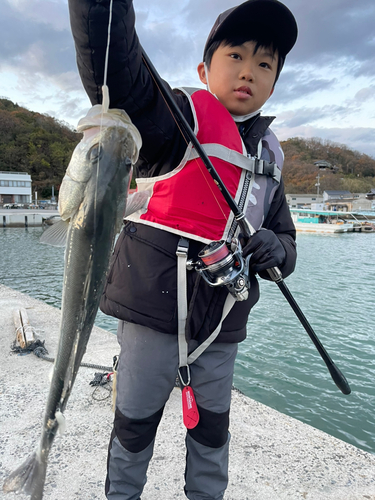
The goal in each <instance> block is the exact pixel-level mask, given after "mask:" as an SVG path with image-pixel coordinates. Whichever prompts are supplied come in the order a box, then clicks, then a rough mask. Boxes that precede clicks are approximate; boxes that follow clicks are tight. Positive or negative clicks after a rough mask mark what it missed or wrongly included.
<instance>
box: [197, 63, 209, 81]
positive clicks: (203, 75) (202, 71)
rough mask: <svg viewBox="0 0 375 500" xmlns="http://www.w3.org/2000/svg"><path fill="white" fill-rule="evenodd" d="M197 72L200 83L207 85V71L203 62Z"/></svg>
mask: <svg viewBox="0 0 375 500" xmlns="http://www.w3.org/2000/svg"><path fill="white" fill-rule="evenodd" d="M197 71H198V76H199V79H200V81H201V82H202V83H204V84H205V85H207V78H206V69H205V67H204V63H203V62H201V63H199V64H198V68H197Z"/></svg>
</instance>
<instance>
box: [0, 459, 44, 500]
mask: <svg viewBox="0 0 375 500" xmlns="http://www.w3.org/2000/svg"><path fill="white" fill-rule="evenodd" d="M46 471H47V462H43V461H41V460H39V458H38V454H37V453H36V452H34V453H33V454H32V455H30V456H29V458H28V459H27V460H26V461H25V462H24V463H23V464H22V465H21V466H20V467H18V469H16V470H15V471H14V472H12V473H11V474H10V475H9V476H8V477H7V478H6V480H5V481H4V484H3V491H4V493H10V492H12V491H13V492H21V491H23V492H25V493H27V494H28V495H32V498H33V499H35V500H39V499H40V500H41V499H42V497H43V488H44V481H45V478H46Z"/></svg>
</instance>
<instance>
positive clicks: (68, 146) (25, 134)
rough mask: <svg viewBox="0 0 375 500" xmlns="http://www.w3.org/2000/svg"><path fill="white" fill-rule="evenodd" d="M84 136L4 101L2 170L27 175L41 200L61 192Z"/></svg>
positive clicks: (0, 126)
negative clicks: (61, 185) (62, 182)
mask: <svg viewBox="0 0 375 500" xmlns="http://www.w3.org/2000/svg"><path fill="white" fill-rule="evenodd" d="M80 139H81V134H78V133H77V132H74V131H73V130H71V129H70V128H69V127H68V126H67V125H65V124H63V123H61V122H59V121H58V120H56V119H55V118H52V117H51V116H48V115H44V114H40V113H35V112H33V111H29V110H27V109H25V108H23V107H21V106H18V104H14V103H13V102H12V101H9V100H8V99H0V170H3V171H10V172H27V173H29V174H30V175H31V178H32V182H33V191H34V190H36V191H38V192H39V193H40V198H48V197H50V196H51V190H52V186H55V191H58V189H59V186H60V183H61V180H62V178H63V176H64V173H65V170H66V168H67V166H68V164H69V160H70V157H71V155H72V152H73V150H74V148H75V146H76V144H77V143H78V142H79V141H80Z"/></svg>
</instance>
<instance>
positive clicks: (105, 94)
mask: <svg viewBox="0 0 375 500" xmlns="http://www.w3.org/2000/svg"><path fill="white" fill-rule="evenodd" d="M112 10H113V0H111V1H110V4H109V18H108V29H107V46H106V50H105V59H104V75H103V85H102V111H101V115H100V129H99V144H98V161H97V164H96V186H95V197H94V213H95V220H97V219H96V208H97V197H98V179H99V168H100V151H101V141H102V131H103V118H104V114H105V113H107V112H108V108H109V89H108V86H107V76H108V61H109V46H110V42H111V26H112ZM94 231H95V232H96V227H95V228H94Z"/></svg>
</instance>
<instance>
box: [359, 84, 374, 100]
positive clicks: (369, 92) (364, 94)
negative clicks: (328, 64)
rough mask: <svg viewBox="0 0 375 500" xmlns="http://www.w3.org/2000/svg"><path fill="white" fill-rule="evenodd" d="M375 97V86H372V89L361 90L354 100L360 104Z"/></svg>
mask: <svg viewBox="0 0 375 500" xmlns="http://www.w3.org/2000/svg"><path fill="white" fill-rule="evenodd" d="M374 97H375V85H371V86H370V87H366V88H363V89H361V90H359V91H358V92H357V93H356V94H355V96H354V99H355V100H356V101H358V102H366V101H369V100H370V99H373V98H374Z"/></svg>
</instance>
